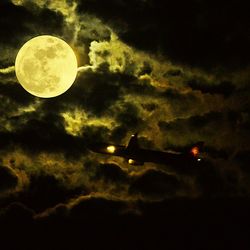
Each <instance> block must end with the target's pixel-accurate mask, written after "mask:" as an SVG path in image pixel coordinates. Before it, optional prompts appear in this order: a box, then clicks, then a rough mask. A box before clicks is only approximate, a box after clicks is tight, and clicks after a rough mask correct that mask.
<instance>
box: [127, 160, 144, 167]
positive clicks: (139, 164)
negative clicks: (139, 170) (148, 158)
mask: <svg viewBox="0 0 250 250" xmlns="http://www.w3.org/2000/svg"><path fill="white" fill-rule="evenodd" d="M128 164H129V165H133V166H143V165H144V162H140V161H136V160H134V159H128Z"/></svg>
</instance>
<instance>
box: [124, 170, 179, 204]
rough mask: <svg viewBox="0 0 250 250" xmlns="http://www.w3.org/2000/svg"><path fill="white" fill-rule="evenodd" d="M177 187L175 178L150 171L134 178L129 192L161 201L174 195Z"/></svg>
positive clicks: (177, 183) (177, 182)
mask: <svg viewBox="0 0 250 250" xmlns="http://www.w3.org/2000/svg"><path fill="white" fill-rule="evenodd" d="M179 187H180V183H179V181H178V179H177V178H176V176H174V175H169V174H166V173H164V172H161V171H157V170H153V169H150V170H148V171H146V172H145V173H143V174H141V175H139V176H136V177H135V180H134V181H133V182H132V184H131V186H130V189H129V192H130V193H131V194H141V195H143V196H144V197H150V198H153V199H159V198H160V199H163V198H164V197H168V196H172V195H174V194H176V192H177V191H178V189H179Z"/></svg>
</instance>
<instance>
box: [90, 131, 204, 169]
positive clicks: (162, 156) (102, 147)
mask: <svg viewBox="0 0 250 250" xmlns="http://www.w3.org/2000/svg"><path fill="white" fill-rule="evenodd" d="M203 144H204V142H197V143H195V144H194V145H192V146H191V147H190V148H189V149H188V150H185V151H184V152H168V151H156V150H149V149H143V148H140V146H139V143H138V133H136V134H134V135H132V136H131V139H130V141H129V143H128V145H127V146H122V145H112V144H107V143H102V144H96V145H92V146H91V147H90V150H91V151H93V152H96V153H101V154H107V155H113V156H119V157H123V158H124V159H125V160H126V161H127V162H128V164H130V165H135V166H140V165H144V163H145V162H151V163H156V164H164V165H169V166H173V167H175V168H183V169H187V170H188V168H189V167H191V166H197V165H199V163H200V162H201V161H202V158H201V157H200V151H201V149H202V147H203Z"/></svg>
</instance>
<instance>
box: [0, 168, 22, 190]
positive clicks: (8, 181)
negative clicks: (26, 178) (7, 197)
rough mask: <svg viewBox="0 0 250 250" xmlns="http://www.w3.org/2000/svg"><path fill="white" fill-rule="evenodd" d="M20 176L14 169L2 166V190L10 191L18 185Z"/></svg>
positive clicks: (0, 172)
mask: <svg viewBox="0 0 250 250" xmlns="http://www.w3.org/2000/svg"><path fill="white" fill-rule="evenodd" d="M17 184H18V177H17V175H16V173H15V172H14V170H13V169H11V168H9V167H5V166H0V192H1V193H2V192H4V191H8V190H11V189H14V188H16V187H17Z"/></svg>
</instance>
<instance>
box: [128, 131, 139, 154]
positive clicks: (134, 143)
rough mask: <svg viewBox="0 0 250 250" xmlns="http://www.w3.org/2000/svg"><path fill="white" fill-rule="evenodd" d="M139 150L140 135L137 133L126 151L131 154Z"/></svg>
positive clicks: (132, 137)
mask: <svg viewBox="0 0 250 250" xmlns="http://www.w3.org/2000/svg"><path fill="white" fill-rule="evenodd" d="M138 148H139V143H138V133H135V134H134V135H132V136H131V138H130V140H129V143H128V145H127V147H126V150H127V151H130V152H131V151H134V150H136V149H138Z"/></svg>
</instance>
